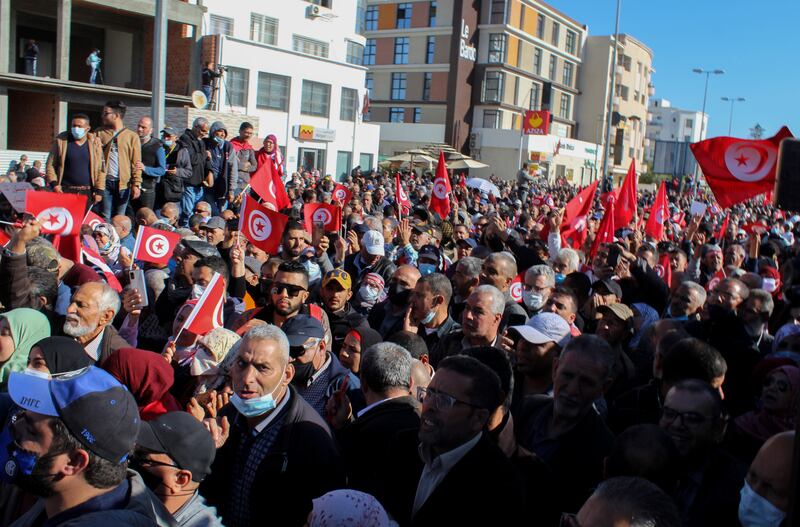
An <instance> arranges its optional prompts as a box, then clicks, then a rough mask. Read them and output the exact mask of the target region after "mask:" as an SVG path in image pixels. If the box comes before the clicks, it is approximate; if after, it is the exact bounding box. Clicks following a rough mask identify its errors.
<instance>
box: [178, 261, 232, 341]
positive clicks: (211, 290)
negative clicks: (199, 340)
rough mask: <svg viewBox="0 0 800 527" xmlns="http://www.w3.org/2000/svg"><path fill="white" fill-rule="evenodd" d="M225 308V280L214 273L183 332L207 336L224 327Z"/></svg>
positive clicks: (190, 314) (188, 318)
mask: <svg viewBox="0 0 800 527" xmlns="http://www.w3.org/2000/svg"><path fill="white" fill-rule="evenodd" d="M224 307H225V280H223V279H222V275H221V274H219V273H214V276H212V277H211V281H210V282H209V283H208V285H207V286H206V290H205V291H203V295H202V296H201V297H200V299H199V300H198V301H197V304H195V306H194V308H193V309H192V312H191V313H189V316H188V317H187V318H186V322H184V324H183V327H182V328H181V331H183V330H184V329H185V330H187V331H191V332H192V333H194V334H195V335H205V334H206V333H208V332H209V331H211V330H212V329H214V328H221V327H223V322H224V321H223V316H222V312H223V309H224Z"/></svg>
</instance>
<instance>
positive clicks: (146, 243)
mask: <svg viewBox="0 0 800 527" xmlns="http://www.w3.org/2000/svg"><path fill="white" fill-rule="evenodd" d="M180 242H181V235H180V234H178V233H177V232H169V231H162V230H161V229H154V228H152V227H145V226H141V227H139V232H137V233H136V243H135V244H134V246H133V259H134V260H141V261H143V262H150V263H154V264H162V265H166V264H167V263H168V262H169V259H170V258H171V257H172V251H174V250H175V247H176V246H177V245H178V244H179V243H180Z"/></svg>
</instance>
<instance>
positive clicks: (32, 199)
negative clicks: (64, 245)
mask: <svg viewBox="0 0 800 527" xmlns="http://www.w3.org/2000/svg"><path fill="white" fill-rule="evenodd" d="M85 210H86V196H83V195H81V194H56V193H55V192H42V191H34V190H29V191H28V192H27V193H26V196H25V211H26V212H27V213H28V214H31V215H32V216H36V219H37V220H39V223H40V224H41V226H42V228H41V232H42V234H60V235H61V236H69V235H72V234H79V233H80V232H81V224H82V223H83V213H84V211H85Z"/></svg>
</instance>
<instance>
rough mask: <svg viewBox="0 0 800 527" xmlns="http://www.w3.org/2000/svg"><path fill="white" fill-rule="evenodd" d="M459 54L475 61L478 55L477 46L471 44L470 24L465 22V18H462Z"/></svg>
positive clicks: (463, 57)
mask: <svg viewBox="0 0 800 527" xmlns="http://www.w3.org/2000/svg"><path fill="white" fill-rule="evenodd" d="M458 55H459V56H460V57H461V58H462V59H467V60H471V61H472V62H475V59H476V58H477V56H478V54H477V51H476V50H475V46H470V45H469V26H468V25H467V23H466V22H464V19H463V18H462V19H461V45H460V47H459V50H458Z"/></svg>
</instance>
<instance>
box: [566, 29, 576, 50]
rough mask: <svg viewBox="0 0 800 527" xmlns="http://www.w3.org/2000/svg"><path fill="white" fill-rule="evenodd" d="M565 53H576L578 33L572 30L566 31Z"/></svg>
mask: <svg viewBox="0 0 800 527" xmlns="http://www.w3.org/2000/svg"><path fill="white" fill-rule="evenodd" d="M566 48H567V53H572V54H573V55H576V54H577V51H578V35H577V34H576V33H575V32H574V31H567V42H566Z"/></svg>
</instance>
